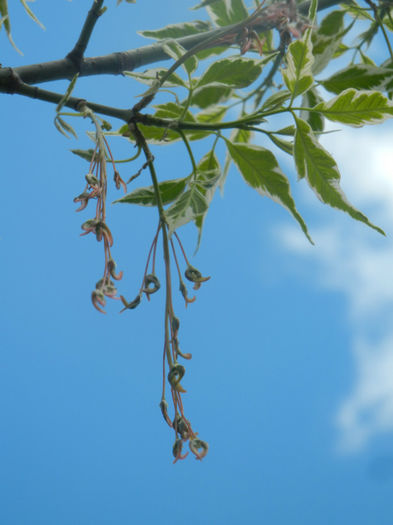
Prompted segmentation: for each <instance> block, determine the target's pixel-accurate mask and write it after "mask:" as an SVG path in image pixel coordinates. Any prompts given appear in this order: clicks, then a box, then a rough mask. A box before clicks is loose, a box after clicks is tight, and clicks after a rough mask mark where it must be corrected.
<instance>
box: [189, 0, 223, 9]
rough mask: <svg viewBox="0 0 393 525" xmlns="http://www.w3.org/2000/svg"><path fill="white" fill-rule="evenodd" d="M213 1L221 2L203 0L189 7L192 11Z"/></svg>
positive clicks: (213, 1) (219, 0)
mask: <svg viewBox="0 0 393 525" xmlns="http://www.w3.org/2000/svg"><path fill="white" fill-rule="evenodd" d="M215 2H221V0H203V1H202V2H200V3H199V4H198V5H194V7H191V8H190V9H191V10H192V11H195V9H200V8H201V7H206V6H207V5H209V4H214V3H215Z"/></svg>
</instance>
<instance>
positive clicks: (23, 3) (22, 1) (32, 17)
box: [20, 0, 45, 29]
mask: <svg viewBox="0 0 393 525" xmlns="http://www.w3.org/2000/svg"><path fill="white" fill-rule="evenodd" d="M20 2H21V4H22V5H23V7H24V8H25V11H26V13H27V14H28V15H29V17H30V18H31V19H32V20H34V22H35V23H36V24H38V25H39V26H40V27H41V28H42V29H45V26H44V24H42V23H41V22H40V21H39V20H38V18H37V17H36V16H35V14H34V13H33V11H32V10H31V9H30V7H29V6H28V5H27V1H26V0H20Z"/></svg>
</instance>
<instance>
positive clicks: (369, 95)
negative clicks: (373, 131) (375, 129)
mask: <svg viewBox="0 0 393 525" xmlns="http://www.w3.org/2000/svg"><path fill="white" fill-rule="evenodd" d="M313 109H314V110H317V111H319V112H321V113H322V114H323V115H324V116H325V117H326V118H328V119H329V120H332V121H333V122H341V123H342V124H348V125H349V126H353V127H361V126H364V125H365V124H380V123H381V122H383V121H384V120H386V119H388V118H391V117H393V103H392V102H390V100H388V99H387V98H386V97H384V96H383V95H382V93H380V92H379V91H357V90H356V89H347V90H346V91H344V92H343V93H341V95H338V96H337V97H335V98H333V99H332V100H329V102H321V103H320V104H318V105H316V106H315V107H314V108H313Z"/></svg>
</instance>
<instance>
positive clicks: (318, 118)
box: [300, 88, 325, 131]
mask: <svg viewBox="0 0 393 525" xmlns="http://www.w3.org/2000/svg"><path fill="white" fill-rule="evenodd" d="M321 102H323V99H322V98H321V97H320V96H319V94H318V92H317V90H316V89H315V88H311V89H309V90H308V91H307V92H306V93H304V95H303V97H302V107H304V108H313V107H314V106H316V105H317V104H319V103H321ZM300 118H302V119H303V120H306V121H307V122H308V123H309V124H310V126H311V128H312V129H313V130H314V131H323V130H324V128H325V123H324V119H323V117H322V115H321V114H320V113H315V112H314V111H304V110H303V111H301V112H300Z"/></svg>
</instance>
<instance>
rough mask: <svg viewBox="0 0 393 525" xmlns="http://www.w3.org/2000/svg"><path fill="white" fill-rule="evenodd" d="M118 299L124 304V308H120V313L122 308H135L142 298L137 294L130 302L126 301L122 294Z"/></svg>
mask: <svg viewBox="0 0 393 525" xmlns="http://www.w3.org/2000/svg"><path fill="white" fill-rule="evenodd" d="M120 299H121V302H122V303H123V304H124V308H123V309H122V310H120V313H121V312H124V310H133V309H134V308H136V307H137V306H138V304H139V303H140V302H141V299H142V298H141V296H140V295H137V296H136V297H135V299H134V300H133V301H131V302H130V303H128V302H127V300H126V299H125V298H124V297H123V296H122V295H121V296H120Z"/></svg>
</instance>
